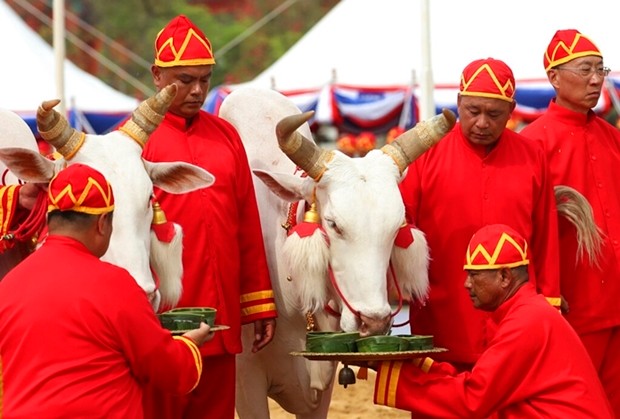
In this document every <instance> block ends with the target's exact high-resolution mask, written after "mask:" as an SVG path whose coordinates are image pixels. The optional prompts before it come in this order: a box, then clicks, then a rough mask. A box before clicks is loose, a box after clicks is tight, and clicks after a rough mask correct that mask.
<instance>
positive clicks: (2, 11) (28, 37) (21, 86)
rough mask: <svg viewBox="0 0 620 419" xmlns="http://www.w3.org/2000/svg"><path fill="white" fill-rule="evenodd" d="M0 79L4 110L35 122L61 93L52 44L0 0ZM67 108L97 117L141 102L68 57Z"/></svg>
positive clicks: (124, 110) (121, 111)
mask: <svg viewBox="0 0 620 419" xmlns="http://www.w3.org/2000/svg"><path fill="white" fill-rule="evenodd" d="M0 39H3V40H4V41H3V42H2V46H1V47H0V52H1V54H2V56H3V57H4V59H3V63H2V66H0V80H2V81H3V89H4V91H3V92H2V94H1V95H0V108H4V109H8V110H11V111H13V112H16V113H18V114H19V115H21V116H22V117H23V118H24V119H25V120H26V121H27V122H28V123H29V125H32V121H31V120H30V119H31V118H32V116H33V115H34V113H35V112H36V109H37V107H38V106H39V104H40V103H41V102H42V101H43V100H48V99H54V98H56V97H57V93H56V84H55V75H54V53H53V50H52V48H51V47H50V46H49V45H48V44H47V43H46V42H45V41H44V40H43V39H42V38H41V37H40V36H39V35H38V34H37V33H36V32H34V31H33V30H32V29H30V27H28V25H26V23H25V22H24V21H23V20H22V19H21V18H20V17H19V16H18V15H17V14H16V13H15V12H14V11H13V9H11V8H10V7H9V6H8V5H7V4H6V3H5V2H4V0H0ZM65 98H66V101H67V103H66V104H65V107H66V109H67V110H68V111H78V112H79V113H81V114H85V115H87V116H88V117H89V119H90V120H91V122H93V119H95V120H96V119H97V118H102V119H106V117H112V119H114V118H113V116H114V115H117V116H118V115H121V114H123V115H127V114H128V113H129V112H131V111H132V110H133V109H134V108H135V107H136V106H137V105H138V101H137V100H136V99H135V98H132V97H130V96H127V95H125V94H123V93H121V92H118V91H117V90H115V89H113V88H111V87H110V86H108V85H106V84H105V83H103V82H102V81H101V80H99V79H98V78H96V77H94V76H92V75H91V74H89V73H87V72H85V71H83V70H81V69H80V68H78V67H77V66H76V65H74V64H73V63H71V62H70V61H68V60H66V61H65Z"/></svg>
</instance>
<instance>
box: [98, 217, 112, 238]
mask: <svg viewBox="0 0 620 419" xmlns="http://www.w3.org/2000/svg"><path fill="white" fill-rule="evenodd" d="M111 216H112V213H111V212H106V213H104V214H100V215H98V216H97V233H98V234H101V235H104V234H105V232H106V229H107V228H109V227H108V223H110V222H111V220H109V218H110V217H111Z"/></svg>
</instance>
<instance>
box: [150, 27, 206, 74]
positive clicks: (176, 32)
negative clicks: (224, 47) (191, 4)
mask: <svg viewBox="0 0 620 419" xmlns="http://www.w3.org/2000/svg"><path fill="white" fill-rule="evenodd" d="M209 64H215V58H214V56H213V49H212V48H211V42H209V40H208V39H207V37H206V36H205V34H204V33H203V32H202V31H201V30H200V29H199V28H198V27H197V26H196V25H194V23H192V21H191V20H189V19H188V18H187V17H185V16H184V15H179V16H177V17H175V18H174V19H172V20H171V21H170V22H169V23H168V24H167V25H166V26H165V27H164V28H163V29H162V30H161V31H159V33H158V34H157V38H156V39H155V65H157V66H159V67H176V66H183V65H209Z"/></svg>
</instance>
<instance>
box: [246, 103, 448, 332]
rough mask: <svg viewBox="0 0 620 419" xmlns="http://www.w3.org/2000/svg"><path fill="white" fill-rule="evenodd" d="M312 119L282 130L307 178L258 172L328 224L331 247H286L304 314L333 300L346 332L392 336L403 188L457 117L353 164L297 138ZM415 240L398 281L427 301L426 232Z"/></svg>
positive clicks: (285, 147)
mask: <svg viewBox="0 0 620 419" xmlns="http://www.w3.org/2000/svg"><path fill="white" fill-rule="evenodd" d="M311 116H312V113H311V112H308V113H305V114H298V115H292V116H289V117H286V118H284V119H283V120H281V121H280V123H279V124H278V125H277V128H276V134H277V137H278V142H279V145H280V148H281V149H282V151H283V152H284V153H285V154H286V155H287V156H288V157H289V158H290V159H291V160H292V161H293V162H294V163H295V164H296V165H297V166H298V167H300V168H301V169H303V170H304V171H305V172H306V173H307V174H308V177H307V178H305V179H300V178H298V177H295V176H287V175H284V174H276V173H268V172H260V171H255V173H256V174H257V175H258V176H259V177H260V178H261V180H263V181H264V182H265V183H266V184H267V185H268V186H269V187H270V188H271V189H272V190H273V191H274V192H276V193H277V194H278V195H279V196H280V197H282V198H284V199H286V200H289V201H294V200H297V199H305V200H306V201H307V202H311V203H313V204H315V206H316V210H317V212H318V215H319V217H320V224H321V228H322V231H323V232H324V233H323V234H324V237H325V240H323V243H324V245H321V244H317V243H318V242H321V240H319V241H318V242H316V241H315V242H312V241H304V239H294V238H293V237H294V235H291V236H289V238H288V239H287V241H286V243H285V246H284V251H285V252H286V254H285V256H287V258H288V267H289V270H290V274H291V278H292V281H293V282H294V283H296V286H297V287H298V289H299V291H298V293H299V295H300V297H301V300H302V304H303V306H304V309H306V310H309V311H311V312H314V311H316V310H318V309H320V308H322V307H323V306H324V305H325V304H327V303H328V301H329V300H330V299H332V300H334V301H336V302H337V305H338V307H337V308H339V309H340V312H341V320H340V327H341V328H342V330H345V331H354V330H359V331H360V332H361V334H362V335H369V334H381V333H386V332H387V331H388V329H389V327H390V326H391V318H392V313H391V306H390V303H389V299H388V292H389V286H388V283H387V278H388V272H389V271H390V260H391V259H392V261H393V262H394V263H396V262H398V261H397V260H395V253H396V249H395V246H394V242H395V238H396V236H397V234H398V233H399V231H400V229H401V227H403V224H404V223H405V209H404V204H403V201H402V198H401V195H400V191H399V189H398V184H399V182H400V181H401V179H402V177H403V175H404V172H405V171H406V169H407V167H408V165H409V164H410V163H411V162H412V161H414V160H415V159H416V158H417V157H418V156H420V155H421V154H422V153H424V151H426V150H427V149H428V148H430V147H431V146H432V145H434V144H435V143H436V142H437V141H439V140H440V139H441V138H442V137H443V136H444V135H445V134H446V133H447V132H448V131H449V130H450V129H451V128H452V127H453V126H454V123H455V122H456V117H455V115H454V114H453V113H452V112H451V111H448V110H444V111H443V113H442V114H440V115H438V116H436V117H434V118H432V119H430V120H429V121H425V122H421V123H420V124H418V125H416V127H414V128H412V129H411V130H409V131H407V132H405V133H403V134H402V135H401V136H399V137H398V139H396V140H395V141H394V142H393V143H391V144H389V145H386V146H384V147H383V148H382V149H381V150H373V151H371V152H369V153H368V154H367V155H366V156H364V157H362V158H351V157H349V156H346V155H345V154H343V153H340V152H339V151H334V150H325V149H322V148H320V147H319V146H317V145H316V144H315V143H314V142H313V141H311V140H309V139H307V138H305V137H304V136H303V135H301V134H300V133H299V132H298V131H296V130H297V128H298V127H300V126H301V125H302V124H303V123H304V122H306V121H307V120H308V119H309V118H310V117H311ZM315 235H316V234H315ZM414 236H415V238H416V240H415V241H414V244H413V245H411V246H410V247H411V249H409V250H410V252H409V253H407V257H406V258H402V257H401V260H400V262H401V266H400V267H401V268H404V269H400V270H399V272H400V273H401V275H399V274H397V275H396V276H397V277H398V278H396V279H397V280H398V283H397V285H399V288H400V290H401V291H402V293H403V295H404V297H409V296H414V297H418V298H419V297H423V296H425V293H426V292H427V287H428V273H427V269H428V249H427V246H426V241H425V239H424V236H423V234H421V232H419V231H418V230H416V234H415V235H414ZM309 243H310V244H309ZM416 258H417V259H416ZM403 259H406V260H403ZM403 264H404V265H403ZM416 269H417V271H418V272H411V271H412V270H416ZM330 277H331V281H330V280H327V281H326V280H325V278H330ZM333 308H336V307H333Z"/></svg>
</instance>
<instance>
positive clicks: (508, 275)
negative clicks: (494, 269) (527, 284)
mask: <svg viewBox="0 0 620 419" xmlns="http://www.w3.org/2000/svg"><path fill="white" fill-rule="evenodd" d="M499 274H500V275H501V286H502V287H508V286H509V285H510V284H511V283H512V280H513V278H514V275H513V273H512V269H510V268H501V269H500V270H499Z"/></svg>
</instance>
